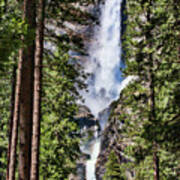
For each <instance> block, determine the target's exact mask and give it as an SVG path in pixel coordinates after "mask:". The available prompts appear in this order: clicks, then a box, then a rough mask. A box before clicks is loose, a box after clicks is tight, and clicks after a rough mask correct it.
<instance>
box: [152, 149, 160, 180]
mask: <svg viewBox="0 0 180 180" xmlns="http://www.w3.org/2000/svg"><path fill="white" fill-rule="evenodd" d="M153 161H154V180H159V158H158V155H157V152H154V153H153Z"/></svg>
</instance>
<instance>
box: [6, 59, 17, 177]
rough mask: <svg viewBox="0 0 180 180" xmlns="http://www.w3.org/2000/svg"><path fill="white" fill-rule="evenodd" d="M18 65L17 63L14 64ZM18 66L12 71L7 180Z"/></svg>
mask: <svg viewBox="0 0 180 180" xmlns="http://www.w3.org/2000/svg"><path fill="white" fill-rule="evenodd" d="M14 63H16V61H15V62H14ZM16 70H17V68H16V65H15V64H14V66H13V71H12V80H11V83H12V88H11V114H10V119H9V132H8V136H9V144H8V152H7V172H6V180H8V179H9V163H10V151H11V139H12V128H13V117H14V103H15V92H16Z"/></svg>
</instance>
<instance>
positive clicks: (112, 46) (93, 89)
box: [83, 0, 132, 180]
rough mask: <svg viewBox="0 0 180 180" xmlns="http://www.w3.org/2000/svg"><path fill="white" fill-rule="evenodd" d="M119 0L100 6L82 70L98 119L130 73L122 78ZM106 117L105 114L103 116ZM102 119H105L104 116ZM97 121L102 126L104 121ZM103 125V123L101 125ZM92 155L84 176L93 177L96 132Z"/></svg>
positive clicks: (97, 144) (87, 95) (97, 145)
mask: <svg viewBox="0 0 180 180" xmlns="http://www.w3.org/2000/svg"><path fill="white" fill-rule="evenodd" d="M121 2H122V0H106V1H105V4H104V5H102V7H101V18H100V26H99V27H98V29H97V30H96V31H95V37H94V38H95V39H94V41H93V43H92V45H91V47H90V49H89V54H90V61H89V62H88V63H87V65H86V67H85V70H86V72H88V73H90V74H91V76H90V77H89V79H88V90H89V91H88V92H84V93H83V96H84V99H85V105H86V106H88V107H89V108H90V110H91V112H92V113H93V114H94V115H95V117H96V118H97V119H98V113H100V112H101V111H102V110H104V109H105V108H107V107H108V106H109V105H110V103H111V102H112V101H114V100H116V99H117V98H118V97H119V94H120V92H121V90H122V89H123V88H124V87H125V86H126V85H127V84H128V83H129V81H130V80H131V79H132V77H128V78H126V79H123V78H122V74H121V71H120V68H121V67H123V62H122V61H121ZM105 119H106V121H107V119H108V117H106V118H105ZM105 119H104V120H105ZM101 122H102V121H100V124H101V125H102V126H104V124H103V123H101ZM102 128H103V127H102ZM88 150H89V152H90V154H91V159H90V160H88V161H87V164H86V178H87V180H95V179H96V177H95V164H96V160H97V157H98V154H99V151H100V138H99V137H98V135H97V131H96V135H95V139H94V140H93V143H92V142H91V143H90V144H89V149H88Z"/></svg>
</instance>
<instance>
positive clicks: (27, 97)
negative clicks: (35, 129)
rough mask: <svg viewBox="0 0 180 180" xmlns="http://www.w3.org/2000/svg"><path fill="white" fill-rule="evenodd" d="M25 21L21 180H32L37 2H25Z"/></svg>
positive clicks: (29, 0)
mask: <svg viewBox="0 0 180 180" xmlns="http://www.w3.org/2000/svg"><path fill="white" fill-rule="evenodd" d="M23 19H24V20H25V21H26V23H27V24H28V32H27V35H26V36H25V37H24V39H23V42H24V46H25V47H24V48H23V49H22V56H21V61H22V74H21V89H20V117H19V118H20V129H19V130H20V132H19V143H20V147H19V167H18V168H19V180H29V179H30V163H31V135H32V112H33V74H34V52H35V32H34V31H35V27H36V23H35V20H36V19H35V0H24V4H23Z"/></svg>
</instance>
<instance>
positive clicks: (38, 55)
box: [31, 0, 45, 180]
mask: <svg viewBox="0 0 180 180" xmlns="http://www.w3.org/2000/svg"><path fill="white" fill-rule="evenodd" d="M44 2H45V1H44V0H39V1H38V4H37V11H36V12H37V30H36V52H35V71H34V104H33V105H34V106H33V107H34V109H33V134H32V150H31V153H32V156H31V180H38V179H39V144H40V120H41V83H42V61H43V40H44V8H45V4H44Z"/></svg>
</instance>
